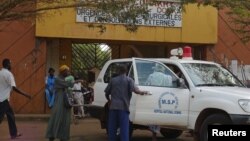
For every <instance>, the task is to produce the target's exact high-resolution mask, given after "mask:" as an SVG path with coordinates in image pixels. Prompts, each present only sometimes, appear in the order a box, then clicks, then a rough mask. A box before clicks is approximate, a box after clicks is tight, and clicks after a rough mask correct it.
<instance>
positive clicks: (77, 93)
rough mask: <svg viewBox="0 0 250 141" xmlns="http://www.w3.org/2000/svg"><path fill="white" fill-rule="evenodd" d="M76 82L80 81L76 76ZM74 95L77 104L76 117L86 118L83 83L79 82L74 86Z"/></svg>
mask: <svg viewBox="0 0 250 141" xmlns="http://www.w3.org/2000/svg"><path fill="white" fill-rule="evenodd" d="M75 80H76V81H78V80H80V79H79V77H78V76H75ZM72 90H73V95H74V100H75V102H76V105H77V106H76V107H75V108H76V115H77V116H78V117H79V118H84V117H85V112H84V97H83V91H82V90H83V86H82V82H80V81H78V82H77V83H75V84H74V86H73V89H72Z"/></svg>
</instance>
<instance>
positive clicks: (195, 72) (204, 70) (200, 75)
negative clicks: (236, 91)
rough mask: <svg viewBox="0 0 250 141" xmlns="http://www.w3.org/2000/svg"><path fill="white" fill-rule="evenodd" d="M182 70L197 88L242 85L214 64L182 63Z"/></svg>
mask: <svg viewBox="0 0 250 141" xmlns="http://www.w3.org/2000/svg"><path fill="white" fill-rule="evenodd" d="M182 65H183V67H184V69H185V70H186V71H187V73H188V75H189V77H190V78H191V80H192V81H193V83H194V85H195V86H197V87H199V86H237V87H244V85H243V84H242V83H241V82H240V81H239V80H238V79H237V78H236V77H235V76H234V75H233V74H232V73H230V72H229V71H228V70H227V69H225V68H223V67H221V66H217V65H215V64H201V63H183V64H182Z"/></svg>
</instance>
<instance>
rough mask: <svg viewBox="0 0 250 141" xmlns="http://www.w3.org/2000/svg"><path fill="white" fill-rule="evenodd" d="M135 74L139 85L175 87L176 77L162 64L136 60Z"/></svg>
mask: <svg viewBox="0 0 250 141" xmlns="http://www.w3.org/2000/svg"><path fill="white" fill-rule="evenodd" d="M136 68H137V76H138V81H139V85H141V86H156V87H170V88H176V87H177V83H175V82H177V79H178V78H177V77H176V76H175V75H174V74H173V72H172V71H171V70H170V69H169V68H168V67H166V66H165V65H164V64H161V63H157V62H153V61H152V62H151V61H144V60H137V61H136Z"/></svg>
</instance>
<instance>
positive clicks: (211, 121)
mask: <svg viewBox="0 0 250 141" xmlns="http://www.w3.org/2000/svg"><path fill="white" fill-rule="evenodd" d="M231 123H232V121H231V119H230V118H229V117H228V116H226V115H223V114H213V115H210V116H208V117H207V118H206V119H205V120H204V121H203V123H202V125H201V127H200V130H199V133H198V136H197V137H196V139H197V140H198V141H207V139H208V131H207V127H208V125H223V124H231Z"/></svg>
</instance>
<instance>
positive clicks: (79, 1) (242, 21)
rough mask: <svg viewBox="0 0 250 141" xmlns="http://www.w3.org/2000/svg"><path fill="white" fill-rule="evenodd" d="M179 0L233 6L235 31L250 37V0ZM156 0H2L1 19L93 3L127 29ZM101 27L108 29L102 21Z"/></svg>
mask: <svg viewBox="0 0 250 141" xmlns="http://www.w3.org/2000/svg"><path fill="white" fill-rule="evenodd" d="M172 1H174V0H172ZM176 1H179V2H180V3H181V5H182V6H184V5H186V4H189V3H197V4H198V5H212V6H214V7H216V8H218V9H223V8H228V9H230V12H228V14H230V17H231V18H232V22H234V23H235V24H236V25H237V26H236V27H237V28H235V31H237V32H239V33H240V34H241V35H242V40H243V41H250V27H249V26H250V0H176ZM157 2H159V0H140V1H139V2H138V0H1V1H0V22H3V21H13V20H22V19H26V18H33V17H35V16H38V15H41V14H43V13H44V12H45V11H47V10H52V9H61V8H72V7H91V8H93V9H98V10H103V11H104V12H105V13H108V14H106V15H105V17H102V18H99V19H98V20H99V21H100V23H105V22H107V21H109V20H110V19H111V18H112V17H117V18H118V19H119V21H126V23H127V24H125V26H126V28H127V29H128V31H136V29H137V26H136V24H135V23H136V17H138V16H141V17H143V18H144V19H146V18H147V15H148V12H149V9H148V6H149V5H151V4H153V3H157ZM172 11H173V9H171V7H170V8H169V10H167V11H166V14H169V13H171V12H172ZM128 21H129V22H128ZM92 26H93V25H92ZM98 27H101V28H102V29H103V30H105V27H104V26H102V24H100V25H98Z"/></svg>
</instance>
